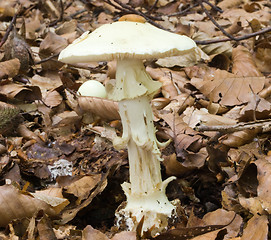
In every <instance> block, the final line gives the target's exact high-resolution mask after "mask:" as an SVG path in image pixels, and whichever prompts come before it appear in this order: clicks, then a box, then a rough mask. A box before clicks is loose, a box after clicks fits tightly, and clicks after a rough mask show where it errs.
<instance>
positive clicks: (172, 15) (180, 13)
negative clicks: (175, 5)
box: [167, 3, 199, 17]
mask: <svg viewBox="0 0 271 240" xmlns="http://www.w3.org/2000/svg"><path fill="white" fill-rule="evenodd" d="M198 5H199V4H198V3H196V4H194V5H192V6H190V7H188V8H186V9H184V10H182V11H180V12H176V13H171V14H168V15H167V16H168V17H174V16H179V15H184V14H185V13H187V12H188V11H189V10H191V9H192V8H195V7H197V6H198Z"/></svg>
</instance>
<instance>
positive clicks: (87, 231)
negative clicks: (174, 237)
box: [82, 225, 109, 240]
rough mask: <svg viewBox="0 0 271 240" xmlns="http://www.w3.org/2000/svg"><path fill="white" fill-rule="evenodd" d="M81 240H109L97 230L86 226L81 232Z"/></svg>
mask: <svg viewBox="0 0 271 240" xmlns="http://www.w3.org/2000/svg"><path fill="white" fill-rule="evenodd" d="M82 240H109V238H108V237H107V236H106V235H105V234H103V233H102V232H100V231H99V230H96V229H94V228H93V227H92V226H90V225H88V226H86V227H85V228H84V230H83V233H82Z"/></svg>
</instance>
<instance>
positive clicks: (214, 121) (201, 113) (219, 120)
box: [183, 107, 237, 128]
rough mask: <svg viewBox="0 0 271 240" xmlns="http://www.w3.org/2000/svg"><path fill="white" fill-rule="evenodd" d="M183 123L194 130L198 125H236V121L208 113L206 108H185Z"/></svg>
mask: <svg viewBox="0 0 271 240" xmlns="http://www.w3.org/2000/svg"><path fill="white" fill-rule="evenodd" d="M183 114H184V118H183V120H184V122H185V123H187V124H188V126H189V127H191V128H195V127H196V126H197V125H198V124H203V125H206V126H215V125H234V124H236V123H237V121H236V120H234V119H230V118H227V117H223V116H219V115H214V114H210V113H208V110H207V109H206V108H201V109H195V108H194V107H189V108H186V110H185V111H184V112H183Z"/></svg>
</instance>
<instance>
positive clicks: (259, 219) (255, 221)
mask: <svg viewBox="0 0 271 240" xmlns="http://www.w3.org/2000/svg"><path fill="white" fill-rule="evenodd" d="M256 239H257V240H266V239H268V219H267V216H265V215H263V216H259V215H254V216H253V217H252V218H251V219H250V220H249V221H248V224H247V226H246V228H245V229H244V233H243V236H242V237H241V240H256Z"/></svg>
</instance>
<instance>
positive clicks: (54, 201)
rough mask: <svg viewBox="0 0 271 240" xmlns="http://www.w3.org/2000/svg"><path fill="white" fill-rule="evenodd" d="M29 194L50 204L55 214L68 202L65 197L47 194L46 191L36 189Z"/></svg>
mask: <svg viewBox="0 0 271 240" xmlns="http://www.w3.org/2000/svg"><path fill="white" fill-rule="evenodd" d="M31 195H32V196H33V197H34V198H35V199H39V200H41V201H43V202H45V203H47V204H48V205H49V206H51V207H52V208H53V209H54V211H55V212H56V214H58V213H60V212H61V211H62V210H63V209H64V208H65V207H66V206H67V205H68V204H69V201H68V200H67V199H65V198H63V197H62V198H59V197H55V196H49V195H47V192H46V191H45V192H43V191H37V192H35V193H31Z"/></svg>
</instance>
